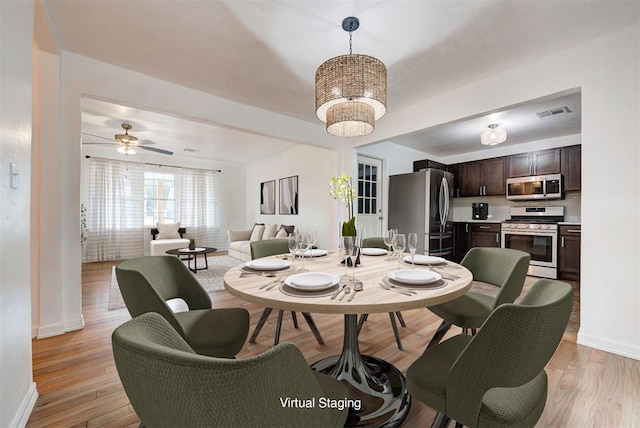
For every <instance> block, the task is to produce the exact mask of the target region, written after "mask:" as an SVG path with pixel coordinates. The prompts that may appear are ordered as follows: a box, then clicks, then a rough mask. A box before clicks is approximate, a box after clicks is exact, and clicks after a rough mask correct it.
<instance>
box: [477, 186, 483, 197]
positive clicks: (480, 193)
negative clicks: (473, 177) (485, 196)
mask: <svg viewBox="0 0 640 428" xmlns="http://www.w3.org/2000/svg"><path fill="white" fill-rule="evenodd" d="M478 194H479V195H480V196H482V186H480V192H478Z"/></svg>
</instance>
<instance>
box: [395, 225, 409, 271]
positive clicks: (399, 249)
mask: <svg viewBox="0 0 640 428" xmlns="http://www.w3.org/2000/svg"><path fill="white" fill-rule="evenodd" d="M406 245H407V240H406V238H405V236H404V233H398V234H396V237H395V239H394V241H393V251H394V252H396V253H397V257H398V268H400V258H401V257H402V253H404V249H405V247H406Z"/></svg>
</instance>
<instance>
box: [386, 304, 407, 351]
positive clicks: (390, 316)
mask: <svg viewBox="0 0 640 428" xmlns="http://www.w3.org/2000/svg"><path fill="white" fill-rule="evenodd" d="M389 318H390V319H391V326H392V327H393V334H395V335H396V343H397V344H398V349H399V350H401V351H404V349H403V348H402V340H401V339H400V332H399V331H398V324H396V316H395V314H394V313H393V312H389Z"/></svg>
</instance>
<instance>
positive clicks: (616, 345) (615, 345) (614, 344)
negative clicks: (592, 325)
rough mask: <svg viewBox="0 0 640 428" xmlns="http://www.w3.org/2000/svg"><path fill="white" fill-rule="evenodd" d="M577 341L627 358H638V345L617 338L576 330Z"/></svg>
mask: <svg viewBox="0 0 640 428" xmlns="http://www.w3.org/2000/svg"><path fill="white" fill-rule="evenodd" d="M578 343H579V344H580V345H585V346H589V347H591V348H596V349H599V350H601V351H605V352H610V353H612V354H617V355H621V356H623V357H627V358H633V359H634V360H640V345H632V344H629V343H625V342H620V341H618V340H612V339H607V338H603V337H599V336H593V335H590V334H585V333H580V332H578Z"/></svg>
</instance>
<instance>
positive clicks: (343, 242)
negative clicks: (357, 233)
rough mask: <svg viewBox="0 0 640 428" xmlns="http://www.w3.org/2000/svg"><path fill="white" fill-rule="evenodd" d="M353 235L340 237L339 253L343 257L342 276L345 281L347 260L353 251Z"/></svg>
mask: <svg viewBox="0 0 640 428" xmlns="http://www.w3.org/2000/svg"><path fill="white" fill-rule="evenodd" d="M354 247H355V245H354V243H353V236H341V237H340V255H341V256H342V258H344V276H343V277H342V278H343V279H344V280H345V281H348V280H349V261H350V260H351V257H352V254H353V251H354Z"/></svg>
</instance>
